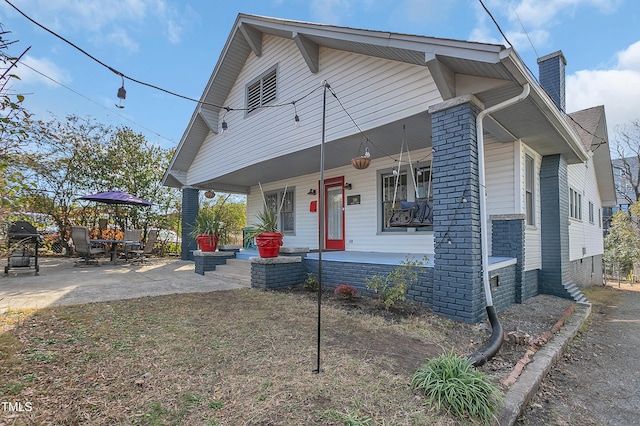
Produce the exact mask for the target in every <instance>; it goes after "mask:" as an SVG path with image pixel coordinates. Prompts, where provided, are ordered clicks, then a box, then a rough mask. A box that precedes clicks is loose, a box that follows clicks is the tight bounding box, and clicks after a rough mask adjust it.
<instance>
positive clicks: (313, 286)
mask: <svg viewBox="0 0 640 426" xmlns="http://www.w3.org/2000/svg"><path fill="white" fill-rule="evenodd" d="M304 288H306V289H307V290H309V291H318V278H316V276H315V275H313V274H312V273H311V272H309V273H308V274H307V279H306V280H304Z"/></svg>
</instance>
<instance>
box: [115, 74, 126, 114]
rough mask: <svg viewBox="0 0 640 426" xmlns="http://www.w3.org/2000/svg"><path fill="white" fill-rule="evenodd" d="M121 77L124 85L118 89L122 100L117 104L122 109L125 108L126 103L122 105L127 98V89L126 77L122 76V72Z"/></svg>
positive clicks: (119, 97)
mask: <svg viewBox="0 0 640 426" xmlns="http://www.w3.org/2000/svg"><path fill="white" fill-rule="evenodd" d="M120 78H122V86H121V87H120V88H119V89H118V95H117V96H118V99H120V101H119V102H118V103H117V104H116V106H117V107H118V108H120V109H122V108H124V105H122V101H124V100H125V99H126V98H127V91H126V90H125V89H124V77H123V76H122V74H120Z"/></svg>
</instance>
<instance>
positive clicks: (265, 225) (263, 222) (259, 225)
mask: <svg viewBox="0 0 640 426" xmlns="http://www.w3.org/2000/svg"><path fill="white" fill-rule="evenodd" d="M256 219H257V222H255V223H252V224H251V227H252V229H251V231H250V232H249V236H248V237H247V238H253V237H255V236H256V235H258V234H262V233H263V232H277V233H279V234H282V232H280V231H278V215H277V214H276V212H274V211H273V210H271V209H264V210H260V211H259V212H258V213H256Z"/></svg>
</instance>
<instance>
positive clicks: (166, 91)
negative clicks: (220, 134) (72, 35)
mask: <svg viewBox="0 0 640 426" xmlns="http://www.w3.org/2000/svg"><path fill="white" fill-rule="evenodd" d="M5 2H6V3H7V4H8V5H9V6H11V7H12V8H13V9H15V11H16V12H18V13H19V14H20V15H22V16H24V17H25V18H26V19H27V20H28V21H30V22H31V23H33V24H34V25H36V26H38V27H40V28H42V29H43V30H45V31H46V32H48V33H49V34H51V35H53V36H54V37H56V38H58V39H60V40H62V41H63V42H65V43H67V44H68V45H69V46H71V47H73V48H74V49H76V50H78V51H79V52H81V53H82V54H83V55H85V56H87V57H89V58H90V59H92V60H93V61H95V62H97V63H98V64H100V65H102V66H103V67H105V68H106V69H108V70H109V71H111V72H112V73H114V74H116V75H118V76H120V77H122V78H123V79H127V80H129V81H132V82H134V83H137V84H140V85H142V86H146V87H150V88H152V89H155V90H159V91H161V92H164V93H167V94H169V95H172V96H175V97H178V98H181V99H185V100H188V101H191V102H195V103H197V104H198V105H207V106H211V107H214V108H220V109H226V110H227V111H248V110H249V108H232V107H229V106H224V105H217V104H214V103H211V102H206V101H201V100H198V99H195V98H191V97H189V96H185V95H182V94H180V93H176V92H173V91H171V90H168V89H165V88H162V87H159V86H156V85H154V84H151V83H146V82H144V81H141V80H138V79H136V78H133V77H131V76H128V75H126V74H124V73H123V72H121V71H118V70H117V69H115V68H113V67H112V66H110V65H108V64H106V63H105V62H103V61H101V60H100V59H98V58H96V57H95V56H93V55H91V54H90V53H89V52H87V51H86V50H84V49H82V48H81V47H79V46H78V45H76V44H75V43H73V42H71V41H69V40H67V39H66V38H64V37H63V36H61V35H59V34H58V33H56V32H55V31H52V30H50V29H49V28H47V27H45V26H44V25H42V24H40V23H39V22H37V21H36V20H35V19H33V18H31V17H30V16H28V15H27V14H26V13H24V12H23V11H22V10H20V9H19V8H18V7H16V6H15V5H13V4H12V3H11V2H10V1H9V0H5ZM315 90H316V89H314V90H313V91H311V92H310V93H308V94H306V95H305V96H303V97H302V98H300V99H298V100H297V101H292V102H287V103H284V104H275V105H261V106H259V107H258V108H277V107H282V106H287V105H295V103H296V102H299V101H301V100H302V99H304V98H306V97H307V96H309V95H310V94H311V93H313V92H314V91H315ZM252 109H255V108H252Z"/></svg>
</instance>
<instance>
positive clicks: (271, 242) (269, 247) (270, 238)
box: [256, 232, 282, 257]
mask: <svg viewBox="0 0 640 426" xmlns="http://www.w3.org/2000/svg"><path fill="white" fill-rule="evenodd" d="M256 245H257V246H258V253H260V257H278V253H279V252H280V246H281V245H282V234H281V233H279V232H263V233H262V234H258V235H256Z"/></svg>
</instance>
